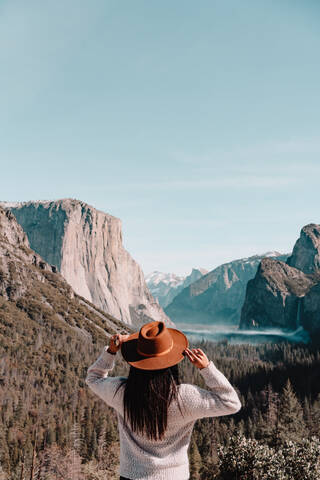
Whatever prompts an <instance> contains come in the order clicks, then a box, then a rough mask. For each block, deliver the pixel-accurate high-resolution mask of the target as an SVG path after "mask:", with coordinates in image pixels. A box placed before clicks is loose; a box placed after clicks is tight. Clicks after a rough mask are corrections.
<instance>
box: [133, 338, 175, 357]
mask: <svg viewBox="0 0 320 480" xmlns="http://www.w3.org/2000/svg"><path fill="white" fill-rule="evenodd" d="M172 347H173V341H172V343H171V345H170V347H169V348H167V349H166V350H163V352H159V353H144V352H141V350H140V349H139V347H137V352H138V353H139V354H140V355H142V356H143V357H161V356H162V355H165V354H166V353H169V352H170V350H172Z"/></svg>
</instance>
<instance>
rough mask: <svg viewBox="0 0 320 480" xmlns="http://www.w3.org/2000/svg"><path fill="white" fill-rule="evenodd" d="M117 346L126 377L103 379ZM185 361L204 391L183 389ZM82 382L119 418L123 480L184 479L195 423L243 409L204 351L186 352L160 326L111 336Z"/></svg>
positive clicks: (179, 339)
mask: <svg viewBox="0 0 320 480" xmlns="http://www.w3.org/2000/svg"><path fill="white" fill-rule="evenodd" d="M120 349H121V352H122V355H123V357H124V359H125V360H126V361H127V362H128V363H129V365H130V371H129V375H128V377H127V378H125V377H110V376H109V372H110V371H111V370H112V368H113V366H114V358H115V355H116V353H117V351H118V350H120ZM185 357H186V358H187V359H188V360H189V361H190V362H191V363H192V364H193V365H194V366H195V367H196V368H198V369H199V371H200V374H201V375H202V377H203V378H204V381H205V383H206V385H207V387H209V389H210V390H205V389H202V388H200V387H198V386H196V385H191V384H181V382H180V378H179V370H178V363H179V362H180V361H181V360H183V358H185ZM86 383H87V384H88V386H89V387H90V388H91V389H92V391H93V392H94V393H96V394H97V395H98V396H99V397H100V398H101V399H102V400H104V401H105V402H106V403H107V404H108V405H109V406H111V407H112V408H114V409H115V411H116V413H117V418H118V428H119V436H120V475H121V477H120V479H122V480H188V479H189V463H188V454H187V451H188V446H189V443H190V439H191V434H192V430H193V426H194V423H195V421H196V420H197V419H199V418H203V417H216V416H221V415H229V414H232V413H236V412H237V411H238V410H239V409H240V408H241V404H240V401H239V398H238V395H237V393H236V391H235V390H234V388H233V387H232V386H231V384H230V383H229V381H228V380H227V379H226V377H225V376H224V375H223V374H222V373H221V372H220V371H219V370H218V369H217V368H216V367H215V365H214V364H213V362H212V361H209V360H208V358H207V356H206V355H205V353H204V352H203V351H202V350H201V349H192V350H191V349H189V348H188V340H187V338H186V336H185V335H184V334H183V333H182V332H180V331H179V330H176V329H173V328H167V327H166V326H165V324H164V323H163V322H150V323H147V324H145V325H143V326H142V327H141V329H140V331H139V332H137V333H134V334H132V335H130V336H128V335H114V336H113V337H111V339H110V345H109V347H104V349H103V352H102V353H101V355H100V357H99V358H98V359H97V360H96V362H95V363H94V364H93V365H91V367H89V369H88V373H87V378H86Z"/></svg>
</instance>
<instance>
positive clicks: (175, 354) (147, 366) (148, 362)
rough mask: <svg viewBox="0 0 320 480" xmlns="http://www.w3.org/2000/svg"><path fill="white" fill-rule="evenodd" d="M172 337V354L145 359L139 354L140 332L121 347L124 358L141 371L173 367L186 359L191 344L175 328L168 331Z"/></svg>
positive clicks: (130, 337) (131, 336)
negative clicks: (186, 350)
mask: <svg viewBox="0 0 320 480" xmlns="http://www.w3.org/2000/svg"><path fill="white" fill-rule="evenodd" d="M167 330H168V331H169V332H170V334H171V337H172V340H173V346H172V349H171V350H170V352H168V353H166V354H164V355H160V356H154V357H144V356H142V355H140V354H139V353H138V352H137V345H138V337H139V332H136V333H133V334H132V335H130V336H129V337H128V338H127V340H126V341H125V342H123V343H122V345H121V353H122V356H123V358H124V359H125V361H126V362H127V363H129V365H132V366H133V367H135V368H139V369H140V370H161V369H162V368H168V367H172V366H173V365H176V364H177V363H179V362H181V360H183V359H184V355H183V352H184V350H185V349H186V348H188V346H189V342H188V339H187V337H186V336H185V334H184V333H182V332H180V330H176V329H175V328H168V329H167Z"/></svg>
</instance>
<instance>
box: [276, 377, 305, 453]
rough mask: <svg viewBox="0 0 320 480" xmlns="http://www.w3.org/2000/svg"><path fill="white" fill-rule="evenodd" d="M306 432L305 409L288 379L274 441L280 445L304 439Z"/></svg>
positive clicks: (281, 397)
mask: <svg viewBox="0 0 320 480" xmlns="http://www.w3.org/2000/svg"><path fill="white" fill-rule="evenodd" d="M305 434H306V425H305V422H304V419H303V409H302V406H301V404H300V402H299V400H298V399H297V397H296V395H295V393H294V391H293V390H292V386H291V383H290V380H289V379H288V380H287V383H286V385H285V387H284V389H283V391H282V393H281V396H280V406H279V416H278V422H277V425H276V428H275V437H274V442H275V445H278V446H279V445H281V444H283V443H284V442H285V441H288V440H292V441H294V442H297V441H300V440H302V438H303V437H304V436H305Z"/></svg>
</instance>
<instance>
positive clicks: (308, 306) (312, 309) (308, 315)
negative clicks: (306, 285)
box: [301, 283, 320, 338]
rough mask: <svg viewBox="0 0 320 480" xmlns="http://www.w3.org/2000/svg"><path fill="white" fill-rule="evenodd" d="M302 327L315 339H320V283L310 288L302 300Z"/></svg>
mask: <svg viewBox="0 0 320 480" xmlns="http://www.w3.org/2000/svg"><path fill="white" fill-rule="evenodd" d="M301 325H302V326H303V327H304V328H305V330H307V331H308V332H310V334H311V335H312V336H313V337H314V338H315V337H316V336H317V337H318V338H320V283H317V284H316V285H314V286H313V287H312V288H310V290H309V291H308V293H307V294H306V295H305V297H304V298H303V299H302V305H301Z"/></svg>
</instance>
